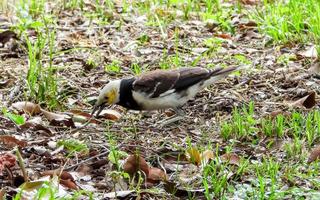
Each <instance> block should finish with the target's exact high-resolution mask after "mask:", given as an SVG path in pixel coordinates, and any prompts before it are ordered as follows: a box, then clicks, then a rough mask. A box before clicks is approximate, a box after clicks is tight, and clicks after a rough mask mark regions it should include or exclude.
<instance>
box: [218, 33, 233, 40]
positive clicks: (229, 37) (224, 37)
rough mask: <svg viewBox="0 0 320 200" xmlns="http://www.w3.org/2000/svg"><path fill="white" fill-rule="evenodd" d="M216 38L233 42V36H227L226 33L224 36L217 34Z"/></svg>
mask: <svg viewBox="0 0 320 200" xmlns="http://www.w3.org/2000/svg"><path fill="white" fill-rule="evenodd" d="M214 36H215V37H219V38H222V39H226V40H232V37H231V35H229V34H226V33H222V34H215V35H214Z"/></svg>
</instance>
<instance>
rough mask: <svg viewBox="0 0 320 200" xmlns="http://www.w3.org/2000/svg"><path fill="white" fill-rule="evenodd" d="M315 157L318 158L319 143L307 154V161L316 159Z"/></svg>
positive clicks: (319, 154) (319, 156)
mask: <svg viewBox="0 0 320 200" xmlns="http://www.w3.org/2000/svg"><path fill="white" fill-rule="evenodd" d="M317 159H320V145H319V146H317V147H315V148H314V149H313V150H312V151H311V153H310V155H309V158H308V161H307V162H308V163H312V162H313V161H315V160H317Z"/></svg>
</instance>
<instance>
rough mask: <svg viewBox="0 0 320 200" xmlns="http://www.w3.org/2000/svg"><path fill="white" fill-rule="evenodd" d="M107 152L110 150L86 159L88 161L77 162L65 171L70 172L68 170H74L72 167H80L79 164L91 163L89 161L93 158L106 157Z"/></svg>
mask: <svg viewBox="0 0 320 200" xmlns="http://www.w3.org/2000/svg"><path fill="white" fill-rule="evenodd" d="M119 147H120V145H118V146H117V147H116V148H119ZM109 152H110V150H109V149H107V151H105V152H103V153H100V154H98V155H95V156H92V157H90V158H88V159H86V160H83V161H81V162H79V163H77V164H74V165H71V166H70V167H66V168H65V170H67V171H68V170H70V169H72V168H74V167H78V166H79V165H81V164H83V163H86V162H89V161H91V160H93V159H95V158H98V157H100V156H104V155H107V154H108V153H109Z"/></svg>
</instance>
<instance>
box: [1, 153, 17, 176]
mask: <svg viewBox="0 0 320 200" xmlns="http://www.w3.org/2000/svg"><path fill="white" fill-rule="evenodd" d="M15 165H16V156H15V155H13V154H11V153H8V152H6V153H2V154H0V175H1V174H2V170H3V169H4V168H5V167H8V168H11V167H13V166H15Z"/></svg>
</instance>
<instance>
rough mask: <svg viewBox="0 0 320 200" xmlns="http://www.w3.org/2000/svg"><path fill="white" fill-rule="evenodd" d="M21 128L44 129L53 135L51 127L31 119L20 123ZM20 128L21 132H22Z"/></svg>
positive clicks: (23, 129) (22, 129)
mask: <svg viewBox="0 0 320 200" xmlns="http://www.w3.org/2000/svg"><path fill="white" fill-rule="evenodd" d="M19 128H20V130H21V131H25V130H28V129H31V130H32V131H43V132H45V133H46V134H47V135H49V136H52V135H53V134H52V132H51V130H50V129H48V128H46V127H44V126H43V125H42V124H38V123H35V122H30V121H29V122H26V123H24V124H22V125H20V126H19ZM20 130H19V132H20Z"/></svg>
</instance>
